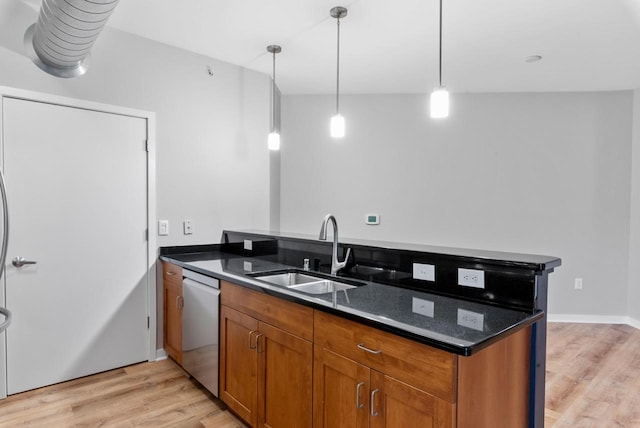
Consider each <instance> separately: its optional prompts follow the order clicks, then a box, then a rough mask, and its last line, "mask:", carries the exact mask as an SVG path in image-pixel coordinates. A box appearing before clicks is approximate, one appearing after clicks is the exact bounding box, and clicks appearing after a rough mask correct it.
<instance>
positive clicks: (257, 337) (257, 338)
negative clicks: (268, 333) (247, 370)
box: [256, 333, 264, 354]
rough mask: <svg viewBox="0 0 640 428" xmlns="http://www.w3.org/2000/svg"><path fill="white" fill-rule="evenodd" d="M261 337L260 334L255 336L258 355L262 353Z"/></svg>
mask: <svg viewBox="0 0 640 428" xmlns="http://www.w3.org/2000/svg"><path fill="white" fill-rule="evenodd" d="M262 336H264V334H262V333H259V334H258V335H257V336H256V352H257V353H258V354H262V353H263V352H264V349H263V350H262V351H261V350H260V338H261V337H262Z"/></svg>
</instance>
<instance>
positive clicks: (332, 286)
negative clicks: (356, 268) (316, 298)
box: [288, 279, 356, 294]
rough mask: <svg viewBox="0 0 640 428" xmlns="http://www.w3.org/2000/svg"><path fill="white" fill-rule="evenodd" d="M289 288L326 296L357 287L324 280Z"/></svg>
mask: <svg viewBox="0 0 640 428" xmlns="http://www.w3.org/2000/svg"><path fill="white" fill-rule="evenodd" d="M288 288H291V289H293V290H297V291H302V292H304V293H309V294H326V293H333V292H334V291H341V290H349V289H350V288H356V286H355V285H350V284H345V283H344V282H337V281H331V280H328V279H324V280H322V281H318V282H309V283H307V284H297V285H291V286H289V287H288Z"/></svg>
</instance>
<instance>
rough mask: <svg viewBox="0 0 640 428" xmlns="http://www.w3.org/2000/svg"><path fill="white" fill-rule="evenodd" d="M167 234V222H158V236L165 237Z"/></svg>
mask: <svg viewBox="0 0 640 428" xmlns="http://www.w3.org/2000/svg"><path fill="white" fill-rule="evenodd" d="M168 234H169V220H158V235H159V236H167V235H168Z"/></svg>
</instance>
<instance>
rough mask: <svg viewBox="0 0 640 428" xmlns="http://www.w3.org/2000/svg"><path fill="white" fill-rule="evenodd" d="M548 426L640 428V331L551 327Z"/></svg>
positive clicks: (611, 327)
mask: <svg viewBox="0 0 640 428" xmlns="http://www.w3.org/2000/svg"><path fill="white" fill-rule="evenodd" d="M545 407H546V409H545V427H547V428H549V427H553V428H569V427H571V428H591V427H593V428H609V427H640V330H638V329H635V328H633V327H631V326H628V325H609V324H571V323H549V324H548V335H547V381H546V406H545Z"/></svg>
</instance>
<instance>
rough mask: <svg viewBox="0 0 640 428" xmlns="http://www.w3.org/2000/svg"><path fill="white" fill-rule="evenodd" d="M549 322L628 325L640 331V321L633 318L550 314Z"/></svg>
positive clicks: (548, 316)
mask: <svg viewBox="0 0 640 428" xmlns="http://www.w3.org/2000/svg"><path fill="white" fill-rule="evenodd" d="M547 321H549V322H575V323H590V324H628V325H630V326H632V327H635V328H637V329H640V321H639V320H637V319H634V318H631V317H625V316H616V315H577V314H548V315H547Z"/></svg>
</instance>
